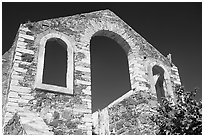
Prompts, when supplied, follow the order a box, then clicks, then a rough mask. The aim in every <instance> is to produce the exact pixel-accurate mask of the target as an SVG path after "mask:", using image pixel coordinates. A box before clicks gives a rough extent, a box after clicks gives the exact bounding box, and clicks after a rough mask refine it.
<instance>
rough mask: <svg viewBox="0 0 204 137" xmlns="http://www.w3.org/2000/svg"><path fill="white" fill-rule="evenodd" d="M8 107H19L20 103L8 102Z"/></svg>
mask: <svg viewBox="0 0 204 137" xmlns="http://www.w3.org/2000/svg"><path fill="white" fill-rule="evenodd" d="M7 106H14V107H18V103H17V102H10V101H9V102H8V103H7Z"/></svg>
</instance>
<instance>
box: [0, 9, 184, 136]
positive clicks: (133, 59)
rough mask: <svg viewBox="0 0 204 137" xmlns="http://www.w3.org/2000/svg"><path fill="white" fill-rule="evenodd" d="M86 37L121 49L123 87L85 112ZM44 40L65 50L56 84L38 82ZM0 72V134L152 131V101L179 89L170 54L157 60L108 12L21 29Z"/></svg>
mask: <svg viewBox="0 0 204 137" xmlns="http://www.w3.org/2000/svg"><path fill="white" fill-rule="evenodd" d="M94 36H105V37H108V38H111V39H113V40H115V41H116V42H117V43H118V44H119V45H120V46H121V47H122V48H123V49H124V51H125V53H126V55H127V58H128V64H129V77H130V82H131V90H130V91H129V92H127V93H126V94H125V95H123V96H122V97H120V98H118V99H117V100H115V101H114V102H112V103H111V104H109V105H108V106H107V107H105V108H104V109H102V110H100V111H96V112H95V113H93V114H92V108H91V102H92V99H91V68H90V66H91V64H90V40H91V38H92V37H94ZM52 42H55V43H56V44H55V46H57V47H59V46H62V47H63V49H64V50H62V52H63V51H64V52H65V57H64V59H65V61H66V66H65V67H64V69H65V70H66V71H65V72H66V73H65V74H64V75H63V76H62V77H63V78H62V79H64V85H59V84H58V83H57V82H50V81H46V80H44V75H52V74H45V71H44V69H45V68H44V67H45V65H44V64H46V62H47V61H48V60H46V58H45V53H46V50H48V49H49V48H48V47H49V45H50V43H52ZM56 57H57V56H56ZM62 60H63V59H62ZM59 68H63V67H59ZM2 69H3V71H2V73H3V74H2V80H3V83H2V90H3V96H2V102H3V110H2V114H3V117H2V125H3V134H27V135H36V134H40V135H43V134H44V135H52V134H60V135H62V134H70V135H73V134H74V135H81V134H83V135H91V134H92V132H93V133H94V134H100V135H102V134H106V135H120V134H127V135H130V134H155V130H156V126H155V123H152V122H151V120H150V119H149V116H150V115H151V114H153V113H155V107H156V104H157V101H158V102H159V101H160V100H161V97H167V96H172V97H174V93H173V90H174V88H175V86H176V85H180V84H181V83H180V78H179V74H178V69H177V67H176V66H175V65H174V64H173V63H172V61H171V56H170V55H168V56H167V57H165V56H163V55H162V54H161V53H160V52H159V51H157V50H156V49H155V48H154V47H153V46H152V45H151V44H149V43H148V42H147V41H146V40H145V39H144V38H143V37H142V36H140V35H139V34H138V33H137V32H136V31H134V30H133V29H132V28H131V27H130V26H128V25H127V24H126V23H125V22H124V21H123V20H122V19H120V18H119V17H118V16H117V15H115V14H114V13H113V12H111V11H110V10H101V11H96V12H91V13H85V14H80V15H74V16H69V17H60V18H56V19H48V20H43V21H38V22H28V23H25V24H21V25H20V27H19V29H18V32H17V34H16V38H15V40H14V43H13V45H12V47H11V48H10V50H9V51H7V52H6V53H5V54H4V55H3V57H2ZM47 69H49V67H48V68H47ZM59 71H60V70H59Z"/></svg>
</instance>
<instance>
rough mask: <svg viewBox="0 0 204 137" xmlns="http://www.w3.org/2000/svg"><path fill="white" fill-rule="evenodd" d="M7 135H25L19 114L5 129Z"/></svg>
mask: <svg viewBox="0 0 204 137" xmlns="http://www.w3.org/2000/svg"><path fill="white" fill-rule="evenodd" d="M4 134H5V135H25V134H26V133H25V131H24V129H23V127H22V125H21V123H20V117H19V116H18V114H17V113H15V114H14V116H13V117H12V119H10V120H9V122H8V124H7V125H6V126H5V127H4Z"/></svg>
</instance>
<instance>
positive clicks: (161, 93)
mask: <svg viewBox="0 0 204 137" xmlns="http://www.w3.org/2000/svg"><path fill="white" fill-rule="evenodd" d="M152 74H153V79H154V86H155V90H156V94H157V99H158V101H159V102H161V99H162V98H163V97H165V89H166V82H165V80H164V69H163V68H161V67H160V66H158V65H155V66H153V67H152Z"/></svg>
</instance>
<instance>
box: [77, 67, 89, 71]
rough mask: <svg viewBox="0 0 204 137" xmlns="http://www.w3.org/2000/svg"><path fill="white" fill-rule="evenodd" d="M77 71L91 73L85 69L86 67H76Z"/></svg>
mask: <svg viewBox="0 0 204 137" xmlns="http://www.w3.org/2000/svg"><path fill="white" fill-rule="evenodd" d="M75 70H78V71H83V72H91V69H90V68H85V67H82V66H76V67H75Z"/></svg>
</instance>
